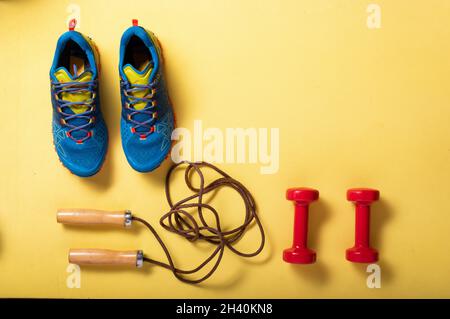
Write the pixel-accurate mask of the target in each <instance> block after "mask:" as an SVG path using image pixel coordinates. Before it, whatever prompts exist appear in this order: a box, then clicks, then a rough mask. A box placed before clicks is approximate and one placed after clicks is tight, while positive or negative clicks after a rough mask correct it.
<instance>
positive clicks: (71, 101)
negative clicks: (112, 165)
mask: <svg viewBox="0 0 450 319" xmlns="http://www.w3.org/2000/svg"><path fill="white" fill-rule="evenodd" d="M73 28H74V26H73V27H72V28H70V31H68V32H66V33H64V34H63V35H62V36H61V37H60V38H59V40H58V44H57V47H56V52H55V56H54V59H53V64H52V67H51V69H50V81H51V94H52V104H53V143H54V145H55V149H56V152H57V153H58V156H59V159H60V160H61V162H62V164H63V165H64V166H65V167H67V168H68V169H69V170H70V171H71V172H72V173H74V174H75V175H78V176H81V177H88V176H92V175H94V174H95V173H97V172H98V171H99V170H100V168H101V166H102V164H103V161H104V160H105V155H106V150H107V147H108V146H107V145H108V131H107V128H106V125H105V121H104V120H103V116H102V113H101V111H100V97H99V94H98V92H99V88H98V73H99V56H98V52H97V49H96V47H95V45H94V43H93V42H92V40H91V39H90V38H88V37H85V36H84V35H82V34H81V33H79V32H77V31H74V30H73Z"/></svg>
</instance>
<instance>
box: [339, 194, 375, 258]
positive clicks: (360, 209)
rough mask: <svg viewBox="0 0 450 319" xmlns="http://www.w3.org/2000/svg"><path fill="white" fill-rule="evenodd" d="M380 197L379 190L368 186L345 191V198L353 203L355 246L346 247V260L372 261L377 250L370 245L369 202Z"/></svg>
mask: <svg viewBox="0 0 450 319" xmlns="http://www.w3.org/2000/svg"><path fill="white" fill-rule="evenodd" d="M379 198H380V192H379V191H377V190H376V189H370V188H353V189H349V190H348V191H347V200H349V201H351V202H354V203H355V212H356V215H355V246H353V247H352V248H349V249H347V251H346V257H347V260H348V261H351V262H354V263H373V262H376V261H377V260H378V251H377V250H376V249H374V248H371V247H370V243H369V242H370V204H372V203H373V202H375V201H377V200H378V199H379Z"/></svg>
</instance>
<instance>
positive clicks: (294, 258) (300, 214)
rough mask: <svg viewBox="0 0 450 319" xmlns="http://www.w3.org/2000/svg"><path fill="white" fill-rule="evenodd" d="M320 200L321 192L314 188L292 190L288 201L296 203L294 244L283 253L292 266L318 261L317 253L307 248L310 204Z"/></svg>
mask: <svg viewBox="0 0 450 319" xmlns="http://www.w3.org/2000/svg"><path fill="white" fill-rule="evenodd" d="M318 198H319V191H317V190H315V189H312V188H303V187H302V188H290V189H288V190H287V192H286V199H288V200H291V201H294V202H295V203H294V205H295V218H294V242H293V244H292V247H291V248H287V249H285V250H284V252H283V260H284V261H285V262H288V263H291V264H312V263H314V262H315V261H316V252H315V251H314V250H311V249H309V248H308V247H307V241H308V208H309V203H311V202H313V201H316V200H317V199H318Z"/></svg>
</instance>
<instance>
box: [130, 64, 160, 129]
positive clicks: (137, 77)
mask: <svg viewBox="0 0 450 319" xmlns="http://www.w3.org/2000/svg"><path fill="white" fill-rule="evenodd" d="M152 70H153V64H152V63H151V62H147V63H146V64H143V65H142V67H140V68H139V70H137V69H135V68H134V67H133V66H132V65H131V64H127V65H125V66H124V68H123V73H125V76H126V77H127V79H128V82H130V83H131V84H139V85H147V84H149V83H150V75H151V74H152ZM149 93H150V90H148V89H146V90H137V91H135V92H131V93H129V95H131V96H135V97H138V98H143V97H145V96H146V95H148V94H149ZM146 104H147V103H145V102H140V103H136V104H134V105H133V106H134V108H135V109H136V110H142V109H143V108H144V107H145V106H146ZM136 120H138V121H139V119H137V118H136Z"/></svg>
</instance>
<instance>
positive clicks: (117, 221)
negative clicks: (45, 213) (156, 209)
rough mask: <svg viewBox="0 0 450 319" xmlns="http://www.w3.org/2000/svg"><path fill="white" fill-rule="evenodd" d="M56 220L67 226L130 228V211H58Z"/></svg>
mask: <svg viewBox="0 0 450 319" xmlns="http://www.w3.org/2000/svg"><path fill="white" fill-rule="evenodd" d="M56 220H57V221H58V223H61V224H69V225H118V226H123V227H129V226H131V220H132V215H131V212H130V211H102V210H95V209H59V210H58V211H57V213H56Z"/></svg>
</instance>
